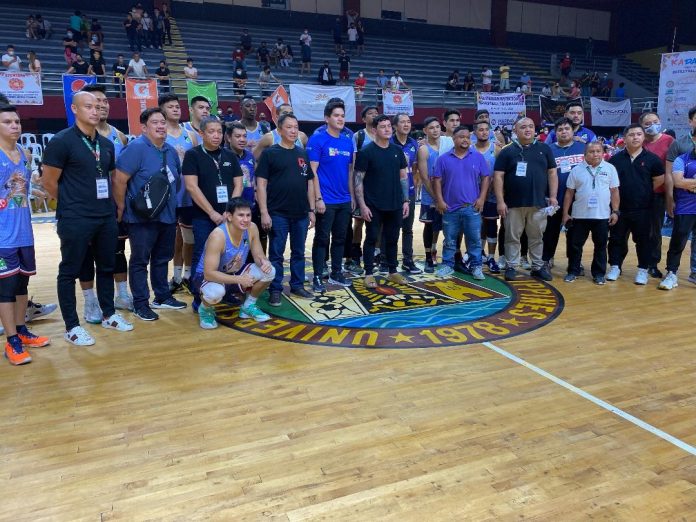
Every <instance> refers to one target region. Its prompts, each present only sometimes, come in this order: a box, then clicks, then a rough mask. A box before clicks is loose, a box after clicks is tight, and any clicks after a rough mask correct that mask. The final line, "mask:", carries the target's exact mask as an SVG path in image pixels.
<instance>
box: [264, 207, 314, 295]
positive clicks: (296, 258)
mask: <svg viewBox="0 0 696 522" xmlns="http://www.w3.org/2000/svg"><path fill="white" fill-rule="evenodd" d="M271 221H272V222H273V226H272V227H271V232H270V234H269V236H268V239H269V246H268V260H269V261H270V262H271V264H272V265H273V268H275V272H276V275H275V279H273V282H272V283H271V286H270V291H271V292H281V291H282V290H283V261H284V258H283V253H284V252H285V245H286V244H287V242H288V234H289V235H290V289H291V290H298V289H300V288H302V287H304V277H305V257H304V249H305V241H306V240H307V226H308V225H309V218H308V217H307V216H305V217H302V218H290V217H286V216H282V215H280V214H271Z"/></svg>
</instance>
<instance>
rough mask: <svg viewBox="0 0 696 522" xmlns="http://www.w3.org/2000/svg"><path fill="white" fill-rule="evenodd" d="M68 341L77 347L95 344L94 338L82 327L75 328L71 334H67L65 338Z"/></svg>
mask: <svg viewBox="0 0 696 522" xmlns="http://www.w3.org/2000/svg"><path fill="white" fill-rule="evenodd" d="M63 337H64V338H65V340H66V341H68V342H69V343H72V344H74V345H75V346H92V345H93V344H94V337H92V336H91V335H89V333H87V330H85V329H84V328H82V327H81V326H75V327H74V328H73V329H72V330H70V331H69V332H65V335H64V336H63Z"/></svg>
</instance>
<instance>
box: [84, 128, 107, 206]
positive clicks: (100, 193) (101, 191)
mask: <svg viewBox="0 0 696 522" xmlns="http://www.w3.org/2000/svg"><path fill="white" fill-rule="evenodd" d="M81 138H82V141H83V142H84V144H85V146H86V147H87V148H88V149H89V151H90V152H91V153H92V155H93V156H94V160H95V162H96V169H97V174H99V177H98V178H97V179H96V188H97V199H109V179H108V178H105V177H104V169H102V166H101V146H100V145H99V136H97V137H96V139H95V145H94V148H92V145H91V144H90V142H89V141H88V140H87V138H85V136H84V135H82V136H81Z"/></svg>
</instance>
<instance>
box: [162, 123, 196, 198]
mask: <svg viewBox="0 0 696 522" xmlns="http://www.w3.org/2000/svg"><path fill="white" fill-rule="evenodd" d="M179 128H180V129H181V134H179V136H177V137H174V136H172V135H171V134H169V133H167V138H166V140H165V142H166V143H169V144H170V145H171V146H172V147H174V150H176V154H177V155H178V156H179V161H180V162H181V164H182V165H183V163H184V154H186V151H187V150H189V149H191V148H193V142H192V141H191V138H190V137H189V134H188V132H187V130H188V129H186V128H185V124H181V125H179ZM193 132H194V133H195V132H196V131H193ZM191 205H192V203H191V195H190V194H189V193H188V191H187V190H186V184H185V183H184V182H183V180H182V182H181V186H180V187H179V192H177V194H176V206H177V207H179V208H181V207H190V206H191Z"/></svg>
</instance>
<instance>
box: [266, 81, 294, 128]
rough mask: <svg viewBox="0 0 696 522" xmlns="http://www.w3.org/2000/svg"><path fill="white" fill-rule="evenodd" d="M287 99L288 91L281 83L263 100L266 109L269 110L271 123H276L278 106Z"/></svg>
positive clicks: (288, 98)
mask: <svg viewBox="0 0 696 522" xmlns="http://www.w3.org/2000/svg"><path fill="white" fill-rule="evenodd" d="M289 100H290V96H288V91H286V90H285V87H283V86H282V85H279V86H278V88H276V90H275V91H273V94H271V95H270V96H269V97H268V98H266V99H265V100H263V102H264V103H265V104H266V107H268V110H269V111H271V119H272V120H273V123H278V107H280V106H281V105H283V104H284V103H288V101H289Z"/></svg>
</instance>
